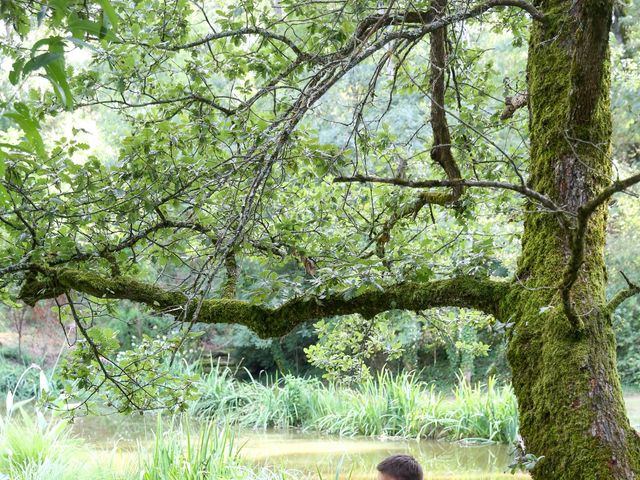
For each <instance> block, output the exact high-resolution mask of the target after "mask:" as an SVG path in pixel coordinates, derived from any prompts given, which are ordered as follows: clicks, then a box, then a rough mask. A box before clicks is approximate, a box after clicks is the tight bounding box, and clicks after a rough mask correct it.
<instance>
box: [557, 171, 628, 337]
mask: <svg viewBox="0 0 640 480" xmlns="http://www.w3.org/2000/svg"><path fill="white" fill-rule="evenodd" d="M637 183H640V173H637V174H635V175H633V176H631V177H629V178H626V179H625V180H616V181H615V182H613V183H612V184H611V185H609V186H608V187H607V188H605V189H603V190H602V191H601V192H600V193H599V194H598V195H596V196H595V197H594V198H593V199H591V200H589V201H588V202H585V203H584V204H583V205H581V206H580V208H578V213H577V220H576V229H575V232H574V233H573V235H572V239H571V256H570V257H569V261H568V262H567V268H566V269H565V271H564V275H563V277H562V285H561V294H562V305H563V308H564V312H565V315H566V316H567V318H568V319H569V321H570V322H571V324H572V325H573V326H574V328H575V329H576V331H578V332H579V331H581V330H582V328H583V327H584V325H583V321H582V319H581V318H580V316H579V314H578V313H577V312H576V310H575V308H574V306H573V301H572V299H571V289H572V288H573V285H574V284H575V283H576V280H578V273H579V272H580V267H582V264H583V263H584V255H585V241H586V237H587V227H588V225H589V219H590V218H591V216H592V215H593V214H594V213H595V211H596V210H597V209H598V207H600V206H601V205H603V204H605V203H606V202H607V201H608V200H609V199H610V198H611V197H612V196H613V195H614V194H616V193H618V192H621V191H623V190H625V189H627V188H629V187H631V186H633V185H635V184H637ZM623 300H625V298H622V299H621V300H620V301H619V303H622V301H623ZM616 306H617V305H616Z"/></svg>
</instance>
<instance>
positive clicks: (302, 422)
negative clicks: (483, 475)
mask: <svg viewBox="0 0 640 480" xmlns="http://www.w3.org/2000/svg"><path fill="white" fill-rule="evenodd" d="M193 412H194V413H196V414H198V415H203V416H206V417H210V418H213V419H215V420H217V421H221V422H228V423H231V424H234V425H237V426H239V427H241V428H250V429H257V430H266V429H271V428H273V429H288V428H297V429H300V430H303V431H313V432H320V433H326V434H337V435H342V436H356V435H365V436H383V437H404V438H423V439H424V438H435V439H453V440H462V439H467V440H469V441H483V442H501V443H513V442H514V441H515V439H516V436H517V430H518V414H517V404H516V399H515V395H514V393H513V390H512V389H511V387H510V386H499V385H497V383H496V382H495V380H490V381H489V382H487V384H486V385H475V386H470V385H467V384H465V383H461V384H460V385H459V386H458V387H457V388H456V389H455V391H454V394H453V397H452V398H448V397H445V396H443V395H442V394H440V393H438V392H436V391H435V389H434V387H433V386H432V385H428V384H426V383H425V382H423V381H421V380H420V379H419V378H418V377H417V376H416V375H415V374H414V373H401V374H398V375H393V374H391V373H389V372H388V371H385V370H383V371H381V372H380V373H378V374H377V376H376V377H375V378H372V379H369V380H365V381H363V382H362V383H361V384H359V385H357V386H356V387H352V388H347V387H343V386H337V385H335V384H323V383H322V382H320V381H318V380H317V379H304V378H299V377H294V376H289V375H284V376H276V377H274V378H260V379H253V378H252V379H250V381H247V382H245V381H238V380H236V379H235V376H234V375H233V372H231V371H229V370H228V369H226V368H218V369H214V370H212V371H211V372H210V373H209V374H207V375H206V376H205V377H204V380H203V384H202V396H201V398H200V400H199V401H198V402H197V403H196V404H195V405H194V406H193Z"/></svg>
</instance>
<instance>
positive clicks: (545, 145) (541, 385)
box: [503, 0, 640, 480]
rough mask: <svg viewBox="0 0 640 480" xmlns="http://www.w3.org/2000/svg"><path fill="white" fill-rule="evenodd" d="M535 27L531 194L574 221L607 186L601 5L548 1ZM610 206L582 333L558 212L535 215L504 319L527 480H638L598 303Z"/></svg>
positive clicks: (598, 234)
mask: <svg viewBox="0 0 640 480" xmlns="http://www.w3.org/2000/svg"><path fill="white" fill-rule="evenodd" d="M539 8H540V9H541V10H542V12H543V13H544V14H545V16H546V21H545V22H544V23H541V24H535V25H534V26H533V27H532V33H531V37H530V49H529V65H528V84H529V95H530V97H529V108H530V114H531V171H530V183H531V187H532V188H534V189H536V190H538V191H540V192H543V193H545V194H547V195H548V196H549V197H551V198H552V199H553V200H554V201H555V202H556V203H557V204H558V205H562V206H563V207H564V208H565V209H566V210H568V211H569V212H571V213H573V214H577V211H578V208H579V207H580V206H581V205H583V204H584V203H585V202H586V201H588V200H589V199H591V198H593V197H594V196H595V194H597V193H598V192H599V191H601V190H602V189H603V188H605V187H606V186H607V185H609V184H610V182H611V180H610V177H611V169H612V167H611V157H610V138H611V112H610V105H609V86H610V69H609V49H608V37H609V28H610V23H611V17H612V15H611V13H612V8H613V5H612V2H611V1H609V0H603V1H600V0H586V1H585V0H577V1H573V2H572V1H565V0H561V1H558V0H547V1H543V2H541V3H540V4H539ZM606 217H607V212H606V206H601V207H600V208H599V210H597V211H596V212H595V213H594V214H593V216H592V217H591V219H590V221H589V224H588V228H587V231H586V236H585V240H586V241H585V262H584V264H583V265H582V267H581V268H580V270H579V275H578V279H577V281H576V283H575V284H574V285H573V288H572V300H573V304H574V307H575V310H576V313H577V314H578V315H579V316H580V319H581V320H582V322H583V323H584V329H583V330H582V331H581V332H579V331H576V328H575V325H574V324H572V322H571V321H570V320H569V318H568V317H567V315H565V313H564V312H565V310H564V309H563V303H562V299H561V295H560V293H559V289H558V287H557V285H558V282H559V281H560V280H561V277H562V272H563V271H565V269H566V268H567V263H568V259H569V258H570V256H571V251H572V248H573V245H572V240H571V238H567V237H568V236H567V234H566V231H565V230H564V229H563V228H562V227H561V225H560V222H559V220H558V217H557V216H554V215H552V214H549V213H539V212H535V211H534V209H533V208H532V209H531V212H529V213H528V214H527V217H526V220H525V231H524V234H523V244H522V247H523V252H522V257H521V259H520V262H519V266H518V273H517V283H516V286H514V287H513V289H512V291H511V292H510V293H509V294H508V296H507V298H506V301H504V302H503V305H504V306H505V308H504V310H503V316H504V318H505V319H506V318H509V319H511V320H510V321H513V322H515V326H514V329H513V332H512V336H511V338H510V345H509V351H508V357H509V361H510V363H511V367H512V370H513V383H514V388H515V390H516V394H517V396H518V400H519V404H520V414H521V415H520V421H521V433H522V435H523V438H524V440H525V444H526V447H527V450H528V452H530V453H533V454H535V455H538V456H544V457H545V458H544V459H543V460H542V461H540V463H539V464H538V466H537V467H536V469H535V471H534V478H536V479H545V480H546V479H548V480H552V479H553V480H561V479H567V480H578V479H581V480H583V479H634V478H636V473H637V472H640V442H639V441H638V437H637V434H636V432H635V431H634V430H633V429H632V428H631V427H630V425H629V421H628V419H627V417H626V414H625V407H624V403H623V398H622V391H621V387H620V383H619V379H618V375H617V370H616V358H615V338H614V332H613V328H612V325H611V315H610V313H609V312H607V311H606V308H605V307H604V306H605V305H606V302H605V285H606V279H607V274H606V268H605V264H604V244H605V228H606Z"/></svg>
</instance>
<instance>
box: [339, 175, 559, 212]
mask: <svg viewBox="0 0 640 480" xmlns="http://www.w3.org/2000/svg"><path fill="white" fill-rule="evenodd" d="M333 181H334V182H335V183H354V182H356V183H385V184H388V185H396V186H399V187H407V188H436V187H451V186H454V185H462V186H464V187H470V188H495V189H501V190H511V191H514V192H518V193H520V194H521V195H524V196H525V197H528V198H530V199H532V200H535V201H536V202H538V203H540V204H541V205H543V206H545V207H546V208H548V209H549V210H551V211H553V212H561V211H562V209H561V208H560V207H558V206H557V205H556V204H555V203H554V202H553V200H551V199H550V198H549V197H547V196H546V195H544V194H542V193H540V192H537V191H535V190H532V189H531V188H529V187H526V186H524V185H516V184H512V183H506V182H495V181H491V180H462V179H461V180H415V181H413V180H405V179H401V178H384V177H375V176H370V175H353V176H351V177H336V178H334V179H333Z"/></svg>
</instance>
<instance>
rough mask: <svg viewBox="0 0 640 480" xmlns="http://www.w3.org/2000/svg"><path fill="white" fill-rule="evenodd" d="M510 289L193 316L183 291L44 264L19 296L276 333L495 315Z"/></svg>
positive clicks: (394, 294)
mask: <svg viewBox="0 0 640 480" xmlns="http://www.w3.org/2000/svg"><path fill="white" fill-rule="evenodd" d="M508 289H509V284H508V283H505V282H496V281H492V280H488V279H477V278H473V277H458V278H453V279H449V280H435V281H432V282H427V283H404V284H399V285H395V286H392V287H388V288H386V289H384V290H380V289H376V288H371V289H369V290H367V291H365V292H363V293H361V294H359V295H357V296H355V297H353V298H346V297H345V295H343V294H335V295H332V296H328V297H325V298H312V299H307V298H298V299H294V300H291V301H289V302H287V303H285V304H283V305H282V306H280V307H277V308H268V307H264V306H260V305H253V304H251V303H248V302H245V301H242V300H234V299H229V298H218V299H206V300H204V301H203V302H202V307H201V309H200V312H199V315H198V318H197V319H194V318H193V313H194V312H195V311H196V308H195V307H196V304H198V303H199V302H198V301H197V300H194V299H190V298H189V296H188V295H186V294H185V293H183V292H180V291H171V290H167V289H165V288H163V287H161V286H158V285H154V284H150V283H145V282H140V281H138V280H136V279H134V278H129V277H114V278H111V277H107V276H104V275H100V274H96V273H91V272H86V271H80V270H73V269H47V270H44V269H43V270H41V271H40V272H39V273H38V274H37V275H36V274H35V273H34V274H33V275H31V276H30V277H29V278H27V280H26V281H25V283H24V284H23V286H22V290H21V292H20V298H21V299H22V300H23V301H24V302H25V303H27V304H29V305H34V304H35V303H36V302H37V301H38V300H42V299H46V298H54V297H56V296H58V295H61V294H62V293H66V292H69V291H71V290H74V291H76V292H81V293H84V294H87V295H90V296H94V297H97V298H111V299H121V300H130V301H133V302H137V303H141V304H144V305H147V306H148V307H150V308H152V309H155V310H160V311H163V312H165V313H168V314H171V315H174V316H176V318H178V319H180V320H182V321H193V320H195V321H197V322H201V323H232V324H239V325H244V326H246V327H249V328H250V329H251V330H253V331H254V332H255V333H257V334H258V335H260V336H261V337H277V336H282V335H284V334H286V333H287V332H289V331H290V330H291V329H293V328H294V327H295V326H297V325H299V324H300V323H302V322H305V321H308V320H314V319H319V318H324V317H331V316H337V315H348V314H355V313H358V314H361V315H363V316H365V317H367V318H371V317H373V316H375V315H377V314H378V313H382V312H385V311H388V310H412V311H421V310H426V309H429V308H434V307H466V308H474V309H477V310H481V311H483V312H486V313H488V314H493V315H497V311H498V305H499V303H500V301H501V299H502V298H503V296H504V295H505V294H506V292H507V291H508ZM190 300H191V301H190ZM185 309H186V311H185Z"/></svg>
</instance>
